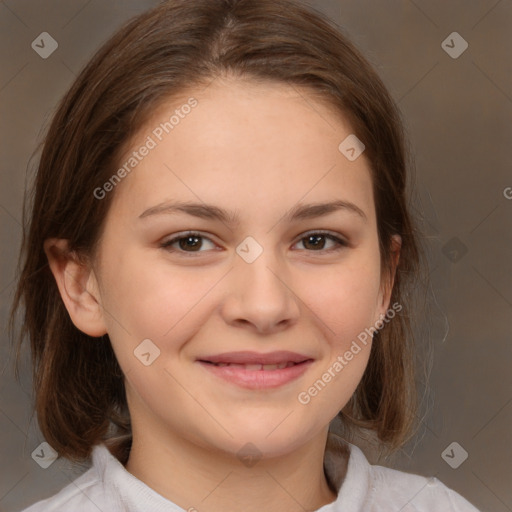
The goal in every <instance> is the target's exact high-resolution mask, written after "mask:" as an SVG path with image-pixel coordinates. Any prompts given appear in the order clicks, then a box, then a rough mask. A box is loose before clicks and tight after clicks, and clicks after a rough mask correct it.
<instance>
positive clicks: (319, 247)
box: [299, 233, 348, 251]
mask: <svg viewBox="0 0 512 512" xmlns="http://www.w3.org/2000/svg"><path fill="white" fill-rule="evenodd" d="M329 241H330V242H332V244H333V245H332V244H331V247H327V248H326V244H327V243H328V242H329ZM299 243H302V244H303V246H304V248H305V249H307V250H309V251H323V250H325V251H332V250H339V249H341V248H342V247H347V246H348V244H347V242H345V241H344V240H342V239H341V238H338V237H337V236H334V235H331V234H328V233H311V234H309V235H306V236H305V237H303V238H301V240H300V241H299Z"/></svg>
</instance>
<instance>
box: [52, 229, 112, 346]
mask: <svg viewBox="0 0 512 512" xmlns="http://www.w3.org/2000/svg"><path fill="white" fill-rule="evenodd" d="M44 252H45V253H46V257H47V258H48V263H49V265H50V269H51V271H52V274H53V276H54V278H55V281H56V283H57V287H58V289H59V292H60V296H61V298H62V301H63V302H64V305H65V306H66V309H67V311H68V313H69V316H70V318H71V321H72V322H73V324H74V325H75V326H76V327H77V328H78V329H80V330H81V331H82V332H84V333H85V334H87V335H89V336H94V337H99V336H103V335H104V334H106V333H107V329H106V326H105V322H104V315H103V308H102V306H101V302H100V293H99V289H98V283H97V281H96V276H95V274H94V272H93V270H92V268H91V267H90V265H89V264H88V263H86V262H84V261H81V260H80V258H79V257H78V255H77V254H76V253H74V252H72V251H70V250H69V247H68V241H67V240H64V239H57V238H49V239H47V240H45V242H44Z"/></svg>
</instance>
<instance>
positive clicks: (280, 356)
mask: <svg viewBox="0 0 512 512" xmlns="http://www.w3.org/2000/svg"><path fill="white" fill-rule="evenodd" d="M310 359H312V358H311V357H309V356H307V355H304V354H299V353H297V352H289V351H285V350H281V351H276V352H269V353H266V354H264V353H259V352H249V351H243V352H226V353H223V354H216V355H211V356H205V357H201V358H198V360H199V361H201V362H204V363H211V364H215V365H218V366H220V365H223V366H226V365H242V366H246V367H248V368H247V369H251V368H252V369H254V370H261V369H269V370H271V369H278V368H286V367H287V366H292V365H293V364H298V363H303V362H304V361H308V360H310ZM290 363H291V364H290ZM265 366H268V368H264V367H265ZM273 366H276V368H272V367H273Z"/></svg>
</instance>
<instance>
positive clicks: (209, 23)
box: [11, 0, 421, 460]
mask: <svg viewBox="0 0 512 512" xmlns="http://www.w3.org/2000/svg"><path fill="white" fill-rule="evenodd" d="M228 74H229V75H233V76H238V77H246V78H249V79H252V80H262V81H265V80H270V81H274V82H281V83H286V84H289V85H291V86H293V87H297V88H301V89H302V90H304V91H307V92H308V93H310V94H314V95H315V96H316V97H318V98H320V99H323V100H324V101H326V102H327V104H329V105H330V107H331V108H334V109H336V110H337V111H338V112H339V113H340V114H341V115H343V116H345V117H346V118H347V119H348V120H349V122H350V124H351V127H352V130H353V131H354V133H355V134H356V135H357V137H358V138H359V139H360V140H361V141H362V142H363V143H364V144H365V146H366V149H365V156H366V157H367V158H368V161H369V162H370V165H371V173H372V181H373V188H374V197H375V207H376V213H377V222H378V236H379V244H380V254H381V265H382V272H383V276H384V273H386V272H388V271H389V270H390V269H391V265H392V254H391V245H390V242H391V236H392V235H393V234H395V233H397V234H399V235H400V236H401V238H402V246H401V255H400V260H399V263H398V267H397V272H396V278H395V283H394V287H393V290H392V296H391V303H394V302H397V303H399V304H400V305H402V307H403V309H402V310H401V311H400V312H399V313H397V316H396V317H395V318H394V320H393V321H391V322H389V323H387V324H386V325H384V327H383V328H382V329H381V330H379V331H378V332H377V333H376V334H375V335H374V341H375V342H374V344H373V347H372V351H371V355H370V360H369V363H368V367H367V369H366V371H365V373H364V376H363V379H362V380H361V382H360V384H359V386H358V388H357V390H356V392H355V393H354V395H353V397H352V398H351V400H350V401H349V403H348V404H347V405H346V406H345V407H344V408H343V411H341V412H340V418H341V419H342V422H343V425H344V427H345V428H346V429H347V431H346V432H347V435H348V434H349V433H350V429H351V426H352V427H354V426H357V427H361V428H363V429H368V430H369V431H373V432H375V433H376V435H377V437H378V439H379V440H380V441H381V442H382V443H383V445H384V446H388V447H390V448H391V449H396V448H398V447H399V446H401V445H402V444H403V443H404V442H405V440H406V439H407V438H408V435H409V434H410V431H411V425H412V423H413V422H412V420H413V418H414V413H415V399H416V392H415V385H414V374H413V355H412V351H411V342H412V337H413V336H412V335H413V332H412V329H411V322H410V310H409V298H408V297H407V295H406V290H407V288H406V287H407V286H410V285H411V284H414V279H415V277H416V276H417V273H418V270H419V268H420V265H419V263H420V259H421V252H420V250H419V245H418V238H417V235H416V233H415V231H416V230H415V228H414V227H413V224H412V221H411V218H410V215H409V212H408V206H407V201H406V168H407V166H408V165H407V162H406V161H407V156H406V150H405V146H404V135H403V129H402V123H401V121H400V116H399V113H398V110H397V108H396V106H395V104H394V102H393V100H392V99H391V97H390V95H389V94H388V92H387V91H386V88H385V87H384V85H383V83H382V82H381V80H380V79H379V77H378V75H377V74H376V73H375V71H374V70H373V69H372V67H371V66H370V65H369V64H368V62H367V61H366V60H365V59H364V58H363V57H362V56H361V54H360V53H359V52H358V51H357V50H356V49H355V47H354V46H353V45H352V44H351V43H350V42H349V41H348V40H347V39H346V38H345V37H344V36H343V34H342V33H341V32H340V31H339V29H338V28H337V27H336V26H335V25H334V24H333V23H332V22H329V21H328V20H327V19H325V18H324V17H323V16H322V15H321V14H319V13H316V11H313V10H312V9H309V8H307V7H304V6H302V5H301V4H299V3H295V2H292V1H289V0H257V1H255V0H240V1H237V0H172V1H167V2H164V3H162V4H161V5H159V6H158V7H156V8H154V9H152V10H150V11H147V12H145V13H143V14H142V15H140V16H137V17H136V18H134V19H133V20H131V21H130V22H129V23H127V24H126V25H125V26H124V27H122V28H121V29H120V30H119V31H118V32H117V33H116V34H115V35H114V36H113V37H112V38H111V39H110V40H109V41H108V42H107V43H106V44H105V45H104V46H103V47H102V48H101V49H100V50H99V51H98V52H97V53H96V55H95V56H94V57H93V58H92V60H91V61H90V62H89V63H88V65H87V66H86V67H85V68H84V69H83V71H82V72H81V73H80V75H79V76H78V78H77V79H76V81H75V82H74V84H73V85H72V87H71V89H70V90H69V91H68V93H67V94H66V95H65V96H64V98H63V99H62V101H61V103H60V105H59V106H58V109H57V111H56V113H55V115H54V117H53V120H52V122H51V125H50V127H49V130H48V132H47V135H46V138H45V143H44V146H43V150H42V154H41V158H40V162H39V167H38V172H37V176H36V181H35V188H34V194H33V198H32V204H31V208H32V210H31V212H32V213H31V214H30V213H29V222H28V224H27V225H26V227H25V230H24V237H23V246H22V261H21V263H20V279H19V284H18V288H17V292H16V296H15V301H14V305H13V310H12V316H11V322H12V324H11V326H12V325H13V324H14V317H15V314H16V312H17V311H18V309H19V307H20V305H21V304H23V305H24V321H23V327H22V329H21V333H20V340H19V343H20V344H21V342H22V340H23V338H25V337H26V335H28V338H29V339H30V344H31V353H32V358H33V363H34V366H33V381H34V390H35V396H36V411H37V415H38V422H39V426H40V429H41V431H42V433H43V435H44V437H45V438H46V440H47V441H48V442H49V443H50V444H51V445H52V446H53V447H54V448H55V449H56V450H57V451H58V452H59V453H60V454H61V455H63V456H66V457H68V458H70V459H83V458H86V457H88V456H89V455H90V451H91V448H92V446H93V445H95V444H97V443H99V442H101V441H106V442H107V443H110V445H111V449H112V451H113V452H114V453H115V454H117V456H118V457H119V458H120V459H121V460H126V458H127V450H128V449H129V443H130V436H131V431H130V420H129V413H128V409H127V405H126V398H125V392H124V383H123V376H122V372H121V370H120V368H119V366H118V363H117V361H116V358H115V356H114V353H113V350H112V348H111V345H110V342H109V339H108V336H104V338H105V339H104V340H101V341H98V339H94V338H90V337H89V336H87V335H86V334H84V333H83V332H81V331H79V330H78V329H77V328H76V327H75V326H74V325H73V323H72V322H71V320H70V317H69V315H68V313H67V311H66V308H65V306H64V303H63V301H62V299H61V297H60V294H59V291H58V288H57V286H56V283H55V280H54V278H53V275H52V273H51V271H50V269H49V267H48V265H47V259H46V255H45V253H44V250H43V242H44V241H45V240H46V239H47V238H53V237H55V238H62V239H67V240H68V241H69V248H70V250H71V251H74V252H76V253H77V254H83V255H90V254H92V253H93V252H94V249H95V247H96V246H97V243H98V240H99V237H100V235H101V229H102V226H103V224H104V219H105V217H106V213H107V211H108V208H109V204H110V201H111V200H112V197H113V194H114V192H113V193H111V194H107V196H106V197H105V198H104V199H102V200H98V199H96V197H94V195H93V190H94V189H95V188H96V187H99V186H101V185H102V184H103V183H105V182H106V181H107V180H108V178H109V177H110V176H111V175H112V170H113V169H116V168H117V167H116V165H117V164H118V163H119V162H118V161H117V160H118V158H119V155H120V153H121V151H122V149H123V148H124V147H125V146H126V144H127V143H129V141H130V139H131V137H132V136H133V135H135V134H136V133H137V130H138V129H140V127H141V126H142V125H143V123H144V122H145V121H146V120H147V119H148V118H149V116H150V115H151V114H152V113H153V112H154V111H155V110H156V109H157V108H158V106H159V105H160V104H161V103H162V102H163V101H166V100H168V99H169V98H170V97H172V96H176V95H178V94H181V93H183V92H186V91H187V89H189V88H190V87H191V86H194V85H199V84H207V83H208V82H210V81H211V80H213V79H215V78H216V77H219V76H222V75H228ZM340 142H341V141H340ZM404 298H407V303H405V302H404V301H403V299H404ZM19 348H20V345H18V352H19ZM355 430H358V429H357V428H356V429H355ZM119 439H124V441H123V442H122V443H121V442H117V441H118V440H119Z"/></svg>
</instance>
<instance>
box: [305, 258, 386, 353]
mask: <svg viewBox="0 0 512 512" xmlns="http://www.w3.org/2000/svg"><path fill="white" fill-rule="evenodd" d="M379 286H380V266H379V260H378V257H375V256H374V255H372V254H371V253H370V252H365V253H363V252H362V251H361V252H360V253H356V252H355V251H354V253H353V255H352V256H350V258H347V261H346V262H345V263H343V264H340V265H339V266H338V268H337V269H336V270H332V271H325V269H324V270H322V269H315V271H313V272H309V273H308V275H307V277H306V276H304V278H303V283H302V285H301V286H300V288H301V289H302V290H303V292H302V297H303V298H304V302H305V303H306V304H307V305H308V306H309V307H310V309H311V310H313V311H314V312H315V313H316V315H317V316H318V317H319V319H321V320H322V323H323V325H324V332H325V335H326V337H327V339H329V340H330V341H331V343H332V344H336V345H340V346H341V348H343V346H344V345H346V344H347V343H348V344H350V341H351V340H352V339H355V338H356V337H357V335H358V334H359V333H360V332H362V331H364V329H366V328H369V327H370V326H372V325H373V324H374V322H375V320H376V318H377V317H378V313H377V306H378V302H379ZM302 297H301V298H302Z"/></svg>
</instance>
